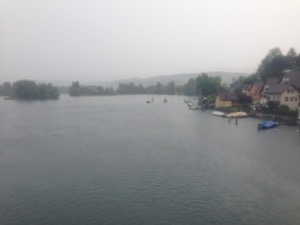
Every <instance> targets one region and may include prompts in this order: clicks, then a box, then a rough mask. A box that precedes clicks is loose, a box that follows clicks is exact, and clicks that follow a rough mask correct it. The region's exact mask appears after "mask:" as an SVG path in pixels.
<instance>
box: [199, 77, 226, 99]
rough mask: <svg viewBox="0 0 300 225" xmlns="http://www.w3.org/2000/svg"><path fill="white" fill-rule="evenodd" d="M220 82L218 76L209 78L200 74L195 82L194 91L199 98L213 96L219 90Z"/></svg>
mask: <svg viewBox="0 0 300 225" xmlns="http://www.w3.org/2000/svg"><path fill="white" fill-rule="evenodd" d="M221 81H222V80H221V77H219V76H215V77H211V76H208V75H207V74H205V73H202V75H201V76H198V77H197V78H196V80H195V83H196V89H197V91H198V92H199V93H200V94H201V96H208V95H213V94H216V93H217V92H218V91H220V90H221V87H222V85H221Z"/></svg>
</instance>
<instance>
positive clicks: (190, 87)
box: [183, 78, 199, 96]
mask: <svg viewBox="0 0 300 225" xmlns="http://www.w3.org/2000/svg"><path fill="white" fill-rule="evenodd" d="M183 90H184V94H185V95H189V96H194V95H198V94H199V93H198V90H197V89H196V83H195V80H194V79H193V78H191V79H189V80H188V82H187V83H186V84H185V85H184V86H183Z"/></svg>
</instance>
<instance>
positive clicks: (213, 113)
mask: <svg viewBox="0 0 300 225" xmlns="http://www.w3.org/2000/svg"><path fill="white" fill-rule="evenodd" d="M211 115H213V116H223V117H224V116H225V113H223V112H221V111H213V112H212V113H211Z"/></svg>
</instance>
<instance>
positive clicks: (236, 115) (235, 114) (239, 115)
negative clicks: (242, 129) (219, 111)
mask: <svg viewBox="0 0 300 225" xmlns="http://www.w3.org/2000/svg"><path fill="white" fill-rule="evenodd" d="M226 116H227V117H228V118H242V117H246V116H247V113H245V112H233V113H229V114H227V115H226Z"/></svg>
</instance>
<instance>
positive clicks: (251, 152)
mask: <svg viewBox="0 0 300 225" xmlns="http://www.w3.org/2000/svg"><path fill="white" fill-rule="evenodd" d="M166 97H167V99H168V103H167V104H164V103H163V99H164V98H165V96H154V102H153V103H151V104H146V100H147V99H148V98H149V96H110V97H79V98H71V97H69V96H66V95H62V96H61V97H60V99H59V100H58V101H29V102H28V101H5V100H3V98H0V115H1V116H0V124H1V129H0V143H1V146H0V199H1V201H0V224H6V225H17V224H39V225H48V224H49V225H50V224H74V225H75V224H76V225H78V224H95V225H96V224H151V225H152V224H231V225H232V224H278V225H279V224H280V225H281V224H297V223H299V221H300V215H299V207H300V166H299V161H300V151H299V145H300V139H299V133H297V132H296V130H295V127H288V126H279V127H278V128H276V129H273V130H268V131H261V132H257V120H255V119H252V118H245V119H240V120H239V123H238V125H235V124H234V123H231V124H229V123H228V120H227V119H224V118H218V117H213V116H211V115H209V112H208V111H206V112H200V111H190V110H188V109H187V108H186V105H185V104H184V103H183V97H182V96H166Z"/></svg>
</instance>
